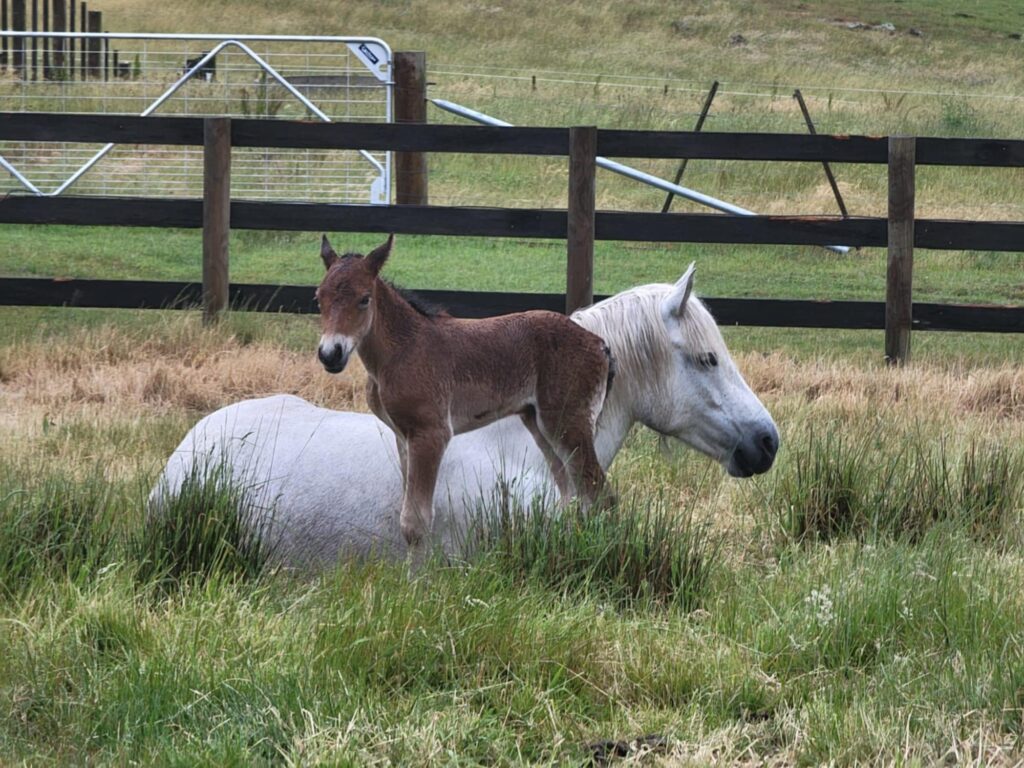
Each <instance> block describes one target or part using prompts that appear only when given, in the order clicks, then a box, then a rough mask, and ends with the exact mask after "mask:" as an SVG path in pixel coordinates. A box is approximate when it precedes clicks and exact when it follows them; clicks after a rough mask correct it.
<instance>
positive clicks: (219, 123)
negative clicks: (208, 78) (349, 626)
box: [203, 117, 231, 324]
mask: <svg viewBox="0 0 1024 768" xmlns="http://www.w3.org/2000/svg"><path fill="white" fill-rule="evenodd" d="M230 231H231V119H230V118H227V117H208V118H206V119H204V120H203V322H204V323H205V324H210V323H213V322H215V321H216V320H217V318H218V316H219V314H220V312H221V311H222V310H223V309H225V308H226V307H227V305H228V235H229V233H230Z"/></svg>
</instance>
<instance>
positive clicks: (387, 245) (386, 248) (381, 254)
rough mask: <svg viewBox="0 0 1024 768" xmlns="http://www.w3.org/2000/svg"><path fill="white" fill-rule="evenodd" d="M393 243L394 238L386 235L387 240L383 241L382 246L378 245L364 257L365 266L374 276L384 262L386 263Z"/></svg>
mask: <svg viewBox="0 0 1024 768" xmlns="http://www.w3.org/2000/svg"><path fill="white" fill-rule="evenodd" d="M394 242H395V236H394V235H388V239H387V240H385V241H384V244H383V245H378V246H377V247H376V248H374V249H373V250H372V251H370V252H369V253H368V254H367V255H366V264H367V266H368V267H369V268H370V269H372V270H373V273H374V274H375V275H376V274H378V273H379V272H380V270H381V267H383V266H384V262H385V261H387V260H388V256H390V255H391V245H392V243H394Z"/></svg>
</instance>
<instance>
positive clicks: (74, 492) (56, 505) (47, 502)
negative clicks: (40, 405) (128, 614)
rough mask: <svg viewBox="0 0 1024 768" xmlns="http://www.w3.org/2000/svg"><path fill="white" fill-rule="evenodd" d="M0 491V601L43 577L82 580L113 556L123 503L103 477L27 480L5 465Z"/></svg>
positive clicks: (53, 476) (57, 476)
mask: <svg viewBox="0 0 1024 768" xmlns="http://www.w3.org/2000/svg"><path fill="white" fill-rule="evenodd" d="M0 488H3V491H2V495H0V597H4V598H10V597H14V596H17V595H18V594H20V593H21V591H22V590H24V589H25V588H26V587H27V586H28V585H30V584H31V583H32V582H33V579H34V577H35V576H37V575H38V574H41V573H45V574H47V575H48V576H50V577H52V576H54V575H55V574H62V575H65V576H67V577H69V578H72V579H75V578H78V577H81V576H83V575H85V574H88V573H90V572H92V571H93V570H94V569H95V567H97V566H98V565H101V564H102V561H103V560H104V559H105V558H106V557H107V556H108V555H109V554H110V553H111V551H112V549H111V547H112V543H113V540H114V536H113V525H112V522H113V520H114V518H115V517H116V514H115V513H116V511H117V509H119V508H120V506H119V505H120V501H121V500H120V497H119V496H118V495H117V493H116V491H115V489H114V488H113V487H112V486H111V485H110V484H109V483H107V482H106V480H105V479H104V478H103V476H102V474H101V473H98V472H97V473H94V474H92V475H89V476H87V477H86V479H84V480H73V479H71V478H69V477H66V476H63V475H61V474H59V473H54V474H44V475H43V476H41V477H32V478H29V477H26V473H25V472H24V471H22V470H21V469H20V468H18V467H15V466H13V465H11V464H10V463H6V462H5V463H4V464H3V465H2V466H0Z"/></svg>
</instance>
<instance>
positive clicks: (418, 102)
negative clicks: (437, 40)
mask: <svg viewBox="0 0 1024 768" xmlns="http://www.w3.org/2000/svg"><path fill="white" fill-rule="evenodd" d="M394 78H395V122H396V123H425V122H427V54H426V53H425V52H423V51H399V52H397V53H395V58H394ZM395 202H396V203H398V205H427V203H428V194H427V155H426V154H425V153H424V152H395Z"/></svg>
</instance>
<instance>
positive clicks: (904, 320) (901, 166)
mask: <svg viewBox="0 0 1024 768" xmlns="http://www.w3.org/2000/svg"><path fill="white" fill-rule="evenodd" d="M916 146H917V143H916V140H915V139H914V137H913V136H890V137H889V257H888V262H887V268H886V281H885V359H886V361H887V362H888V363H889V364H890V365H903V364H905V363H907V362H909V361H910V328H911V325H912V323H913V307H914V304H913V274H914V163H915V155H916Z"/></svg>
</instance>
